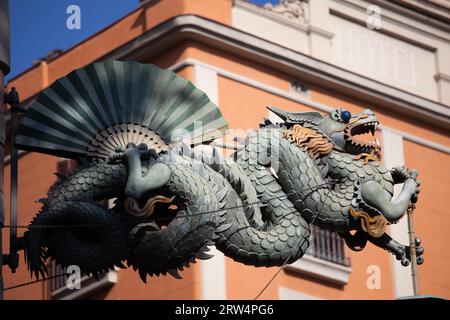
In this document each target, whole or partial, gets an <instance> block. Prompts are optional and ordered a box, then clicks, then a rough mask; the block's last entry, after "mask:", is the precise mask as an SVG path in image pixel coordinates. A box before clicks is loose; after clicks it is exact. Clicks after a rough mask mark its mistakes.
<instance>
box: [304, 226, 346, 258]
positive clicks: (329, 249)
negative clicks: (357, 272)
mask: <svg viewBox="0 0 450 320" xmlns="http://www.w3.org/2000/svg"><path fill="white" fill-rule="evenodd" d="M311 233H312V235H311V243H310V246H309V248H308V251H307V253H308V254H310V255H312V256H314V257H316V258H319V259H323V260H326V261H329V262H333V263H336V264H340V265H343V266H350V257H347V256H346V255H345V250H344V248H345V243H344V239H342V238H341V237H340V236H339V235H338V234H337V233H336V232H332V231H329V230H324V229H321V228H319V227H316V226H311Z"/></svg>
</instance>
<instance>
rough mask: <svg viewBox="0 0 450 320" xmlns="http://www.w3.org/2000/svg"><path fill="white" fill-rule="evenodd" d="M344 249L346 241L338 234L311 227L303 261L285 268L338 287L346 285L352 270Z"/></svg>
mask: <svg viewBox="0 0 450 320" xmlns="http://www.w3.org/2000/svg"><path fill="white" fill-rule="evenodd" d="M344 248H345V245H344V239H342V238H341V237H340V236H339V235H338V234H337V233H336V232H331V231H329V230H324V229H320V228H319V227H316V226H311V242H310V246H309V248H308V251H307V252H306V254H305V255H304V256H303V257H302V258H301V259H299V260H297V261H296V262H294V263H292V264H290V265H287V266H286V267H285V268H286V270H288V271H292V272H296V273H301V274H306V275H308V276H310V277H313V278H317V279H320V280H323V281H327V282H331V283H334V284H337V285H345V284H346V283H347V282H348V277H349V275H350V272H351V271H352V269H351V267H350V258H349V257H346V256H345V250H344Z"/></svg>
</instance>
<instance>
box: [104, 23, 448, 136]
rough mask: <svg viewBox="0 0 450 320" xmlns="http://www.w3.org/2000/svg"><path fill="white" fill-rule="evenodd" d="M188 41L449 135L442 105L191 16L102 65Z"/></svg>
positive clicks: (157, 30)
mask: <svg viewBox="0 0 450 320" xmlns="http://www.w3.org/2000/svg"><path fill="white" fill-rule="evenodd" d="M189 39H190V40H196V41H199V42H201V43H206V44H208V45H210V46H213V47H215V48H217V49H220V50H223V51H227V52H230V53H232V54H235V55H241V56H243V57H245V58H247V59H249V60H251V61H255V62H258V63H261V64H263V65H267V66H269V67H270V68H272V69H276V70H279V71H282V72H286V73H288V74H291V75H294V76H296V77H299V78H303V79H305V81H309V82H311V83H314V84H317V85H320V86H324V87H326V88H328V89H331V90H335V91H338V92H343V93H346V94H348V95H350V96H353V97H357V98H358V99H360V100H364V101H366V102H370V103H375V104H377V105H379V106H380V107H384V108H387V109H388V110H389V111H390V112H394V113H396V114H398V115H399V116H402V117H404V118H407V117H410V118H413V119H416V120H420V121H421V122H424V123H428V124H432V125H433V126H435V127H440V128H441V129H444V130H450V108H449V107H447V106H445V105H442V104H440V103H438V102H435V101H431V100H429V99H425V98H422V97H419V96H416V95H414V94H411V93H408V92H405V91H403V90H400V89H396V88H394V87H391V86H388V85H385V84H382V83H380V82H377V81H375V80H372V79H369V78H366V77H364V76H361V75H358V74H355V73H352V72H350V71H347V70H344V69H342V68H339V67H337V66H334V65H331V64H328V63H326V62H322V61H319V60H317V59H314V58H312V57H310V56H307V55H304V54H302V53H299V52H295V51H293V50H290V49H287V48H285V47H282V46H280V45H277V44H274V43H272V42H270V41H267V40H264V39H261V38H258V37H256V36H254V35H251V34H248V33H246V32H243V31H241V30H237V29H234V28H232V27H229V26H226V25H223V24H220V23H218V22H215V21H211V20H208V19H205V18H202V17H198V16H194V15H182V16H177V17H175V18H172V19H170V20H168V21H166V22H164V23H162V24H160V25H158V26H156V27H155V28H153V29H152V30H150V31H148V32H147V33H145V34H143V35H142V36H140V37H137V38H136V39H134V40H132V41H130V42H129V43H127V44H126V45H124V46H122V47H120V48H118V49H116V50H114V51H112V52H111V53H109V54H108V55H106V56H104V57H102V59H108V58H117V57H120V58H128V59H133V58H134V59H138V58H143V57H148V56H149V54H150V55H152V54H153V55H157V54H158V53H161V52H164V50H166V49H168V48H169V47H170V46H173V45H174V44H176V43H178V42H181V41H185V40H189Z"/></svg>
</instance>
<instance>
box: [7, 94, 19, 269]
mask: <svg viewBox="0 0 450 320" xmlns="http://www.w3.org/2000/svg"><path fill="white" fill-rule="evenodd" d="M7 101H8V104H9V105H10V106H11V124H10V126H11V130H10V137H11V139H10V141H11V148H10V149H11V151H10V152H11V162H10V168H11V187H10V190H9V196H10V197H9V199H10V202H9V208H10V211H9V225H10V226H11V228H10V230H9V231H10V233H9V255H8V265H9V267H10V268H11V271H12V273H15V272H16V269H17V267H18V266H19V255H18V254H17V250H18V241H17V228H16V226H17V192H18V190H17V188H18V182H17V180H18V167H19V163H18V161H19V154H18V152H17V148H16V147H15V146H14V141H15V139H16V131H17V127H18V113H19V112H20V111H21V109H20V107H19V93H18V92H17V91H16V88H11V91H10V92H9V93H8V99H7Z"/></svg>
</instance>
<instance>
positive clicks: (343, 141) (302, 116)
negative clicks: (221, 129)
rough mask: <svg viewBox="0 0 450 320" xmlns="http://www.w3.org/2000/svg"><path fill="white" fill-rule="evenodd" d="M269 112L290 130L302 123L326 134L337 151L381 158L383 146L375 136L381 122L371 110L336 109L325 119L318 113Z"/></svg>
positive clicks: (272, 109)
mask: <svg viewBox="0 0 450 320" xmlns="http://www.w3.org/2000/svg"><path fill="white" fill-rule="evenodd" d="M268 109H269V110H270V111H272V112H274V113H275V114H276V115H278V116H279V117H280V118H282V119H283V120H284V122H285V124H286V125H287V126H288V127H292V126H294V125H296V124H298V125H301V126H303V127H306V128H311V129H315V130H317V131H319V132H321V133H323V134H324V135H325V136H326V137H327V138H328V139H329V140H330V142H331V143H332V144H333V149H336V150H339V151H342V152H345V153H349V154H354V155H361V154H370V155H374V156H376V157H377V158H380V151H381V146H380V143H379V141H378V139H377V138H376V137H375V131H376V129H377V126H378V124H379V122H378V120H377V118H376V116H375V114H374V113H373V112H372V111H371V110H369V109H366V110H364V111H363V112H361V113H358V114H354V115H352V114H351V113H350V112H349V111H347V110H345V109H334V110H332V111H331V112H330V114H328V115H325V116H323V115H321V114H320V113H318V112H287V111H284V110H280V109H277V108H274V107H268ZM366 134H367V137H365V136H366ZM369 135H371V137H369Z"/></svg>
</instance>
